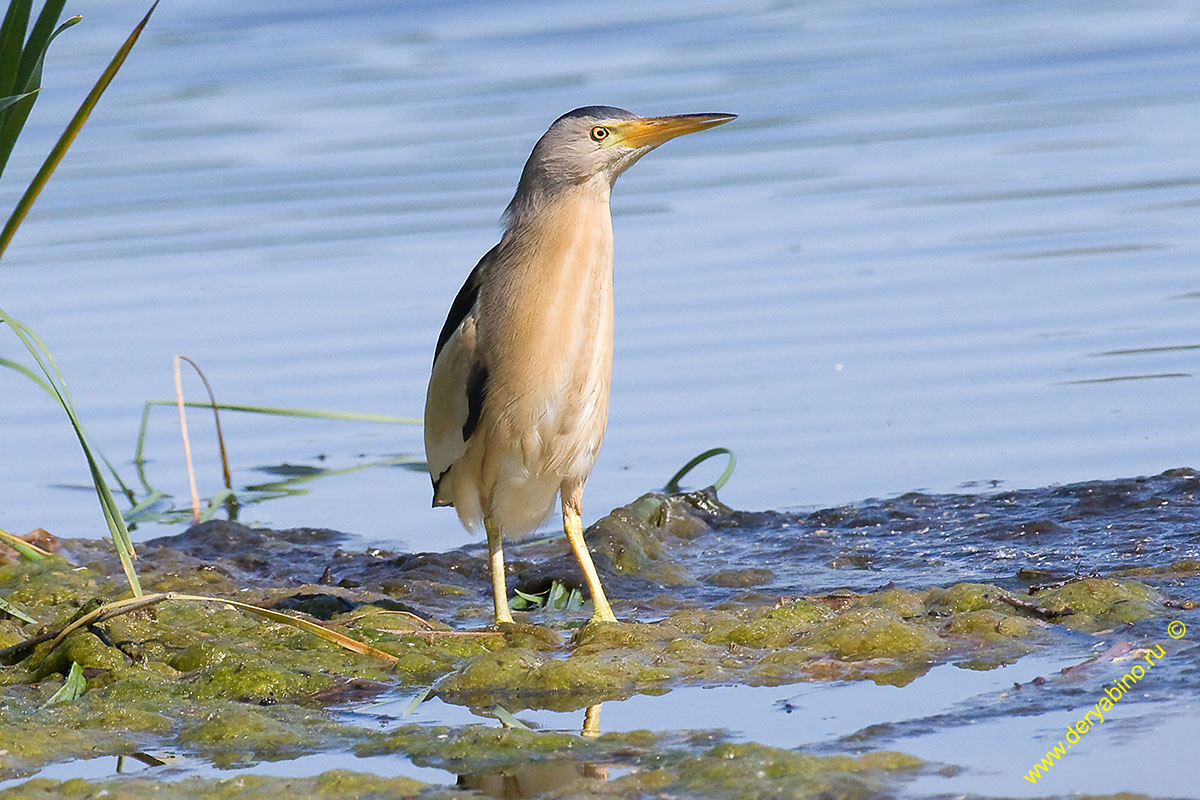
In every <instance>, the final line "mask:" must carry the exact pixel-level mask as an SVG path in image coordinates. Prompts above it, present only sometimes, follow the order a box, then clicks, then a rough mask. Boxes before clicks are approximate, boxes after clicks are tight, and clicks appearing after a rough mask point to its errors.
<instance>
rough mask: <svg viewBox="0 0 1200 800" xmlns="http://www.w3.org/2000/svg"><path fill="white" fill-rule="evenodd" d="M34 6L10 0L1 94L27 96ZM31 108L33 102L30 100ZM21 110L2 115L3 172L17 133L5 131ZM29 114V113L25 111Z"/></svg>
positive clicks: (1, 38) (0, 34)
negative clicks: (24, 62)
mask: <svg viewBox="0 0 1200 800" xmlns="http://www.w3.org/2000/svg"><path fill="white" fill-rule="evenodd" d="M32 7H33V2H32V0H10V2H9V4H8V11H7V12H5V14H4V23H3V24H0V95H4V96H5V97H9V96H12V95H17V94H24V93H25V92H26V91H28V90H27V89H26V87H25V85H24V84H23V83H22V82H21V80H20V75H21V56H22V53H23V50H24V47H25V30H26V29H27V28H28V27H29V14H30V10H31V9H32ZM28 105H30V106H32V105H33V100H32V99H31V100H30V101H29V104H28ZM19 110H20V109H18V108H9V109H6V110H5V111H2V112H0V173H2V172H3V171H4V164H6V163H7V162H8V156H9V154H10V153H12V149H13V146H14V145H16V143H17V137H16V134H15V133H13V134H11V135H9V134H7V133H6V132H7V131H8V129H9V124H8V123H9V120H10V119H12V118H13V117H14V116H15V115H16V114H18V112H19ZM25 113H26V114H28V113H29V112H28V110H26V112H25Z"/></svg>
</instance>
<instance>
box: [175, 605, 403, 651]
mask: <svg viewBox="0 0 1200 800" xmlns="http://www.w3.org/2000/svg"><path fill="white" fill-rule="evenodd" d="M170 599H172V600H191V601H195V602H200V603H224V604H225V605H229V606H233V607H234V608H237V609H240V610H242V611H246V612H248V613H250V614H255V615H257V616H260V617H265V618H266V619H269V620H271V621H272V622H278V623H280V624H282V625H289V626H291V627H293V628H296V629H297V630H302V631H305V632H306V633H311V634H312V635H313V636H316V637H319V638H321V639H324V640H325V641H327V642H332V643H333V644H336V645H337V646H338V647H342V648H344V649H346V650H350V651H351V652H354V653H359V654H360V655H364V656H374V657H376V658H382V659H384V660H386V661H391V662H393V663H395V662H397V661H399V660H400V659H399V658H397V657H396V656H394V655H392V654H391V653H385V652H383V651H382V650H379V649H377V648H374V647H372V646H371V645H369V644H367V643H366V642H360V641H358V640H357V639H353V638H351V637H349V636H347V635H346V634H344V633H341V632H340V631H335V630H333V629H332V628H327V627H325V626H324V625H319V624H317V623H316V622H312V621H310V620H307V619H304V618H302V617H295V616H292V615H291V614H285V613H284V612H282V611H276V610H275V609H273V608H263V607H261V606H252V605H250V604H249V603H242V602H239V601H237V600H228V599H226V598H224V597H207V596H205V595H195V594H171V595H170Z"/></svg>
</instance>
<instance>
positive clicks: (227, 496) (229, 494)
mask: <svg viewBox="0 0 1200 800" xmlns="http://www.w3.org/2000/svg"><path fill="white" fill-rule="evenodd" d="M231 499H234V500H236V499H237V496H236V495H235V494H234V493H233V490H232V489H222V490H221V491H219V492H217V493H216V494H215V495H213V497H212V499H211V500H209V501H208V507H207V508H205V509H204V510H203V511H201V512H200V518H199V519H198V520H196V522H208V521H209V520H210V519H212V518H213V515H214V514H216V513H217V512H218V511H220V510H221V509H222V508H224V507H225V503H227V502H228V501H229V500H231Z"/></svg>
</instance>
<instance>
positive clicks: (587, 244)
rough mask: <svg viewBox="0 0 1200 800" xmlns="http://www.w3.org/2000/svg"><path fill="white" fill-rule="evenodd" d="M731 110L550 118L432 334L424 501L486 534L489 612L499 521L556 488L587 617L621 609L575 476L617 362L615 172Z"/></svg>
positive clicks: (542, 510)
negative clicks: (601, 574)
mask: <svg viewBox="0 0 1200 800" xmlns="http://www.w3.org/2000/svg"><path fill="white" fill-rule="evenodd" d="M730 119H733V117H732V115H728V114H694V115H684V116H677V117H651V118H642V117H637V116H636V115H634V114H631V113H630V112H628V111H623V110H621V109H616V108H611V107H606V106H591V107H587V108H582V109H576V110H575V111H572V112H570V113H569V114H566V115H564V116H562V117H560V118H559V119H558V120H556V121H555V122H554V124H553V125H551V126H550V129H549V130H548V131H547V132H546V134H545V135H543V136H542V138H541V139H540V140H539V141H538V143H537V145H536V146H535V147H534V150H533V153H532V154H531V155H530V157H529V161H528V162H527V163H526V165H525V169H524V171H523V173H522V176H521V182H520V185H519V186H518V187H517V192H516V195H515V196H514V197H513V200H512V202H511V203H510V204H509V206H508V209H507V210H506V211H505V223H506V224H505V229H504V233H503V235H502V237H501V239H500V243H499V244H497V245H496V246H495V247H493V248H492V249H491V250H490V251H489V252H488V253H487V255H485V256H484V257H483V258H482V259H481V260H480V261H479V263H478V264H477V265H476V267H475V269H474V270H472V272H471V274H470V276H469V277H468V278H467V281H466V283H465V284H464V285H463V287H462V289H461V290H460V291H459V293H458V296H457V297H456V298H455V300H454V303H453V305H452V306H451V309H450V314H449V316H448V317H447V319H446V323H445V325H444V327H443V329H442V332H441V336H440V337H439V339H438V346H437V350H436V352H435V355H434V363H433V372H432V375H431V377H430V381H429V391H428V394H427V397H426V404H425V451H426V456H427V461H428V465H429V472H430V476H431V477H432V479H433V486H434V496H433V503H434V505H435V506H437V505H453V506H454V507H455V509H456V510H457V512H458V515H459V518H460V519H461V520H462V522H463V524H464V525H465V526H467V527H468V528H474V527H477V526H478V525H479V524H480V523H483V524H484V527H485V528H486V530H487V533H488V544H489V553H490V555H491V566H492V570H493V575H492V587H493V598H494V601H495V608H496V618H497V621H509V620H511V615H510V613H509V611H508V605H507V590H506V588H505V585H504V572H503V551H502V548H501V536H502V535H504V534H507V535H521V534H524V533H527V532H528V531H530V530H532V529H533V528H535V527H537V525H539V524H540V523H541V522H542V520H544V519H545V518H546V517H547V515H548V514H549V513H550V511H551V509H552V508H553V506H554V500H555V496H556V495H558V494H559V493H561V495H562V508H563V522H564V529H565V531H566V533H567V538H568V541H569V542H570V544H571V547H572V550H573V551H574V553H575V555H576V557H577V558H578V559H579V562H580V567H581V568H582V569H583V572H584V577H585V580H586V582H587V584H588V590H589V592H590V593H591V595H592V600H593V606H594V608H595V618H597V619H603V620H612V619H615V617H614V616H613V614H612V611H611V609H610V608H609V605H608V602H607V600H606V599H605V597H604V592H603V589H602V588H601V586H600V582H599V579H598V578H597V577H596V572H595V568H594V566H593V565H592V562H591V558H590V556H589V555H588V551H587V547H586V545H584V543H583V537H582V529H581V523H580V519H579V515H580V512H581V507H582V497H583V485H584V482H585V481H586V480H587V477H588V474H589V473H590V472H591V469H592V465H593V464H594V463H595V461H596V456H597V454H598V452H599V449H600V442H601V440H602V439H603V437H604V427H605V423H606V421H607V418H608V393H609V383H610V380H611V375H612V341H613V340H612V337H613V294H612V253H613V243H612V222H611V218H610V215H609V194H610V191H611V189H612V185H613V182H614V181H615V180H616V178H617V176H618V175H620V174H621V172H623V171H624V170H626V169H628V168H629V167H630V166H631V165H632V164H633V163H634V162H636V161H637V159H638V158H640V157H641V156H642V155H644V154H645V153H647V152H649V151H650V150H652V149H654V148H655V147H657V146H658V145H659V144H662V143H663V142H665V141H667V140H668V139H670V138H673V137H675V136H678V135H681V134H683V133H689V132H691V131H695V130H702V129H704V128H707V127H711V126H713V125H718V124H720V123H722V122H727V121H729V120H730Z"/></svg>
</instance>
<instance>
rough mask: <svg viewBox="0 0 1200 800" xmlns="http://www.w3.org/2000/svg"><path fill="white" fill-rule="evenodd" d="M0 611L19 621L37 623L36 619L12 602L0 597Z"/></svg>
mask: <svg viewBox="0 0 1200 800" xmlns="http://www.w3.org/2000/svg"><path fill="white" fill-rule="evenodd" d="M0 613H3V614H8V615H9V616H10V617H12V618H14V619H19V620H21V622H28V623H29V624H30V625H37V620H36V619H34V618H33V617H31V616H29V615H28V614H26V613H25V612H24V611H22V610H21V609H19V608H17V607H16V606H14V605H13V604H12V603H10V602H8V601H7V600H5V599H4V598H3V597H0Z"/></svg>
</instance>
